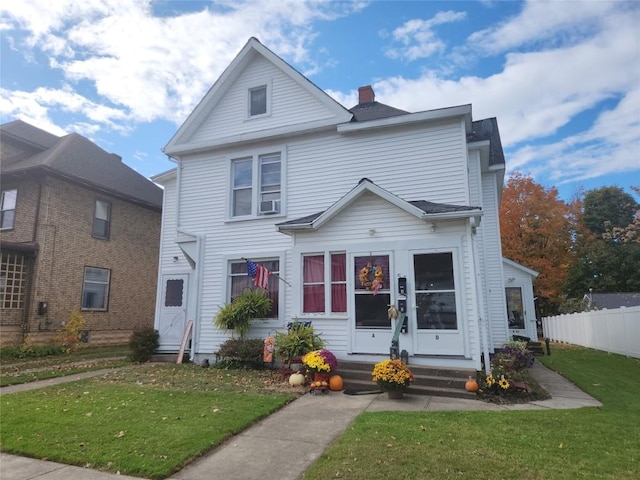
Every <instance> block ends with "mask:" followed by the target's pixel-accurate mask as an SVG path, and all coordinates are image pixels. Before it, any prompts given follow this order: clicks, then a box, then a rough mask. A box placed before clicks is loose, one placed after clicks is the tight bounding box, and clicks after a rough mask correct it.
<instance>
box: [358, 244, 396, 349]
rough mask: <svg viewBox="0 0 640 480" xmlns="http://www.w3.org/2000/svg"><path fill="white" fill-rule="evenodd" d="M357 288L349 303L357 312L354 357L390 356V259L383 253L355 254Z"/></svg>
mask: <svg viewBox="0 0 640 480" xmlns="http://www.w3.org/2000/svg"><path fill="white" fill-rule="evenodd" d="M351 272H352V278H353V279H352V281H353V285H354V289H353V294H352V297H351V299H350V301H351V304H352V308H351V311H353V312H355V315H354V316H355V322H354V329H353V352H354V353H371V354H378V353H386V354H388V353H389V348H390V347H391V337H392V336H393V331H392V330H391V320H389V318H388V314H387V312H388V310H389V305H390V304H391V265H390V256H389V255H388V254H384V253H367V254H361V255H359V254H355V255H352V257H351Z"/></svg>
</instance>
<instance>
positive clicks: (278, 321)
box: [220, 252, 285, 329]
mask: <svg viewBox="0 0 640 480" xmlns="http://www.w3.org/2000/svg"><path fill="white" fill-rule="evenodd" d="M243 257H244V258H248V259H250V260H251V261H254V262H256V263H260V262H261V261H265V260H275V259H277V260H278V268H279V273H278V275H279V276H281V277H282V278H285V277H284V275H283V273H282V272H283V270H284V266H285V264H284V261H285V255H284V252H244V253H242V254H238V255H223V256H222V274H223V279H224V280H223V285H222V288H221V289H220V290H221V291H222V298H221V299H220V302H221V303H220V305H223V304H225V303H228V302H229V297H230V296H231V291H230V288H231V286H230V282H229V276H230V273H231V268H230V265H231V262H239V261H241V260H242V258H243ZM281 283H283V282H281ZM284 295H285V292H284V288H283V285H280V286H279V288H278V318H267V319H264V320H259V321H257V322H253V323H252V324H251V327H252V328H255V327H259V328H268V329H273V328H280V327H283V326H284V318H285V304H284V302H285V296H284Z"/></svg>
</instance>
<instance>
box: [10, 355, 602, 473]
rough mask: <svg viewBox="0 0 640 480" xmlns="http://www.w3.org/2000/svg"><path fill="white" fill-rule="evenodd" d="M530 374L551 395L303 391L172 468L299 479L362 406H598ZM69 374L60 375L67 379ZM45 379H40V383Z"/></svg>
mask: <svg viewBox="0 0 640 480" xmlns="http://www.w3.org/2000/svg"><path fill="white" fill-rule="evenodd" d="M89 373H90V374H95V375H99V374H100V373H98V372H89ZM531 373H532V375H533V376H534V377H535V379H536V380H537V381H538V383H540V385H541V386H542V387H544V388H545V389H546V390H547V391H548V392H549V393H550V394H551V396H552V398H551V399H550V400H544V401H539V402H531V403H527V404H517V405H494V404H489V403H484V402H481V401H478V400H464V399H455V398H444V397H431V396H422V395H406V396H405V398H404V399H402V400H389V399H388V398H387V397H386V395H384V394H378V395H356V396H351V395H344V394H342V393H339V392H330V393H329V394H326V395H309V394H307V395H303V396H302V397H300V398H298V399H297V400H295V401H293V402H292V403H290V404H289V405H287V406H286V407H285V408H283V409H282V410H280V411H278V412H276V413H274V414H273V415H271V416H269V417H267V418H265V419H263V420H262V421H260V422H258V423H257V424H255V425H254V426H252V427H250V428H248V429H247V430H245V431H244V432H242V433H240V434H239V435H236V436H235V437H233V438H231V439H230V440H229V441H227V442H226V443H224V444H223V445H221V446H220V447H218V448H216V449H214V450H212V451H211V452H210V453H208V454H206V455H204V456H203V457H202V458H200V459H199V460H197V461H195V462H193V463H192V464H190V465H189V466H187V467H186V468H185V469H183V470H181V471H179V472H177V473H176V474H174V475H173V476H172V477H171V480H217V479H225V480H227V479H232V480H263V479H264V478H265V475H266V476H270V477H274V474H275V472H277V478H278V479H279V480H298V479H301V478H302V476H303V474H304V472H305V471H306V469H307V468H308V467H309V466H310V465H311V464H312V463H313V462H315V461H316V460H317V459H318V457H320V455H321V454H322V453H323V452H324V451H325V450H326V449H327V448H328V446H329V445H330V444H331V443H332V442H333V441H334V440H335V439H336V438H337V437H339V436H340V435H341V434H342V432H343V431H344V430H345V429H346V428H347V427H348V426H349V425H350V424H351V422H352V421H353V420H354V419H355V418H356V417H357V416H358V415H359V414H360V413H362V412H364V411H367V412H379V411H390V410H393V411H399V410H401V411H444V410H488V411H501V410H544V409H567V408H581V407H597V406H600V405H601V403H600V402H598V401H597V400H595V399H594V398H592V397H590V396H589V395H587V394H586V393H584V392H583V391H581V390H580V389H579V388H577V387H576V386H575V385H573V384H572V383H571V382H569V381H568V380H566V379H565V378H563V377H562V376H560V375H558V374H556V373H555V372H552V371H551V370H549V369H548V368H546V367H544V366H543V365H542V364H540V363H539V362H536V363H535V365H534V366H533V367H532V369H531ZM79 375H85V374H79ZM71 377H73V376H70V377H65V378H66V379H67V381H71ZM85 378H86V377H85ZM56 380H57V379H56ZM45 382H48V381H45ZM45 382H37V383H39V384H40V385H41V386H44V385H42V384H44V383H45ZM60 383H61V382H60ZM32 385H33V384H32ZM7 388H11V387H5V388H2V389H0V392H1V393H3V394H4V393H9V391H8V390H5V389H7ZM32 388H36V387H35V386H33V387H32ZM292 452H293V453H292ZM283 454H286V458H287V461H286V462H283V461H282V458H283ZM0 478H1V479H2V480H34V479H37V480H116V479H120V480H127V479H129V480H131V479H133V478H134V477H128V476H125V475H113V474H108V473H103V472H99V471H96V470H89V469H84V468H80V467H72V466H69V465H62V464H59V463H53V462H47V461H42V460H34V459H29V458H25V457H19V456H15V455H8V454H4V453H0ZM274 478H275V477H274Z"/></svg>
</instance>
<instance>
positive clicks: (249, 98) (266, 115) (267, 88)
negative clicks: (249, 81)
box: [245, 80, 271, 120]
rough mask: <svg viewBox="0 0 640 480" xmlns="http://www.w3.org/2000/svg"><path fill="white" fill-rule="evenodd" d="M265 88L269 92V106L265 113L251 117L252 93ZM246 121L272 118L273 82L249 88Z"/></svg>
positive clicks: (269, 81)
mask: <svg viewBox="0 0 640 480" xmlns="http://www.w3.org/2000/svg"><path fill="white" fill-rule="evenodd" d="M262 87H265V88H266V90H267V92H266V95H267V99H266V102H267V105H266V111H265V113H261V114H259V115H251V92H252V91H253V90H257V89H259V88H262ZM245 114H246V117H245V120H255V119H258V118H264V117H270V116H271V80H267V81H265V82H260V83H257V84H255V85H252V86H250V87H249V88H247V96H246V108H245Z"/></svg>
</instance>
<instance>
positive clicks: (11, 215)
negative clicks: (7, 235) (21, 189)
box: [0, 189, 18, 230]
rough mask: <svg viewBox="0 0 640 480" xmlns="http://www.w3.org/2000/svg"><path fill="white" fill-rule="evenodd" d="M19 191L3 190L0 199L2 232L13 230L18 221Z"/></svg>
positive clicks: (0, 225)
mask: <svg viewBox="0 0 640 480" xmlns="http://www.w3.org/2000/svg"><path fill="white" fill-rule="evenodd" d="M17 198H18V190H15V189H13V190H3V192H2V197H1V198H0V230H9V229H11V228H13V224H14V222H15V219H16V199H17Z"/></svg>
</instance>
